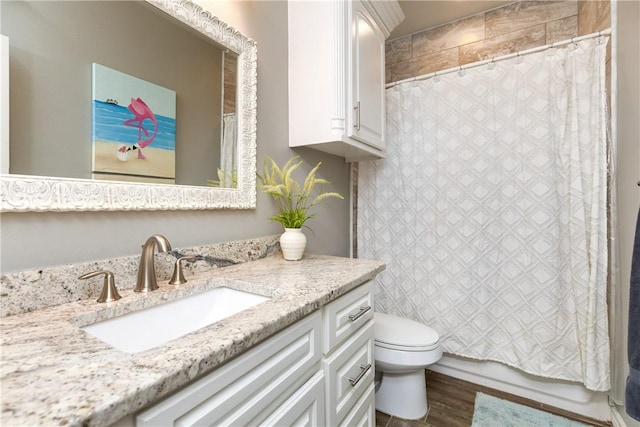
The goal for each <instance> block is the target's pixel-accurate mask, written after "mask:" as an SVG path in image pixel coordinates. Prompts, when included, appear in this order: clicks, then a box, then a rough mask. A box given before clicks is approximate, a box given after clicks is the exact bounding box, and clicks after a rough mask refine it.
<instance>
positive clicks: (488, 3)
mask: <svg viewBox="0 0 640 427" xmlns="http://www.w3.org/2000/svg"><path fill="white" fill-rule="evenodd" d="M513 2H514V0H508V1H498V0H400V7H401V8H402V11H403V12H404V15H405V19H404V21H403V22H401V23H400V25H398V27H397V28H396V29H395V30H393V32H392V33H391V36H390V37H389V39H395V38H397V37H400V36H404V35H407V34H411V33H416V32H418V31H422V30H425V29H427V28H433V27H437V26H439V25H442V24H445V23H447V22H452V21H456V20H458V19H460V18H464V17H467V16H471V15H475V14H476V13H480V12H485V11H487V10H491V9H495V8H496V7H500V6H504V5H505V4H508V3H513Z"/></svg>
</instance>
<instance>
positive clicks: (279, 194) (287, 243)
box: [257, 156, 344, 261]
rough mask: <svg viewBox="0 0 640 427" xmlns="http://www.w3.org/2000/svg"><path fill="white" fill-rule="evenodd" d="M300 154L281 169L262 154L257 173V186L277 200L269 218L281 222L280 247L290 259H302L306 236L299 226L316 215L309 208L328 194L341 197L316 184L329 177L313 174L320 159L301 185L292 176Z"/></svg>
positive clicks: (285, 256) (300, 163) (297, 165)
mask: <svg viewBox="0 0 640 427" xmlns="http://www.w3.org/2000/svg"><path fill="white" fill-rule="evenodd" d="M299 157H300V156H294V157H292V158H291V159H289V160H288V161H287V163H285V165H284V166H283V167H282V169H280V168H279V167H278V165H277V163H276V162H275V161H274V160H273V159H272V158H271V157H269V156H265V159H264V169H263V173H262V175H260V174H259V173H258V174H257V176H258V180H259V184H258V188H259V189H261V190H262V192H263V193H266V194H269V195H271V196H272V197H273V199H274V200H275V202H276V206H277V207H278V213H277V214H275V215H273V216H272V217H271V218H270V219H271V220H272V221H277V222H279V223H280V224H282V225H283V227H284V229H285V232H284V233H283V234H282V236H280V248H281V249H282V255H283V256H284V259H286V260H292V261H295V260H299V259H301V258H302V255H303V253H304V249H305V247H306V243H307V238H306V237H305V235H304V233H302V227H303V226H305V222H307V221H308V220H310V219H311V218H313V217H314V216H315V214H313V213H310V212H309V210H310V209H311V208H312V207H313V206H315V205H317V204H319V203H320V202H322V201H323V200H324V199H327V198H329V197H337V198H339V199H344V197H342V195H340V193H335V192H322V189H321V188H320V187H319V186H321V185H322V184H329V181H327V180H326V179H322V178H317V177H316V172H317V171H318V169H319V168H320V165H321V164H322V163H321V162H319V163H318V164H317V165H316V166H315V167H314V168H313V169H311V171H309V173H308V174H307V176H306V178H305V180H304V183H303V184H302V185H300V184H299V183H298V181H296V180H295V179H294V178H293V177H292V173H293V171H295V170H296V169H298V168H299V167H300V166H302V164H303V163H304V162H303V161H302V160H300V161H298V159H299ZM305 227H306V226H305Z"/></svg>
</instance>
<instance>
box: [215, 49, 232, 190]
mask: <svg viewBox="0 0 640 427" xmlns="http://www.w3.org/2000/svg"><path fill="white" fill-rule="evenodd" d="M222 64H223V65H222V68H223V71H222V73H223V75H222V80H223V82H222V90H223V95H222V136H221V138H220V167H219V168H218V179H217V180H209V184H210V185H214V186H218V187H235V186H236V181H237V179H238V177H237V175H238V171H237V169H236V152H237V149H236V143H237V141H236V129H237V120H236V87H237V75H238V71H237V70H238V55H236V54H235V53H233V52H230V51H228V50H226V51H224V52H223V53H222Z"/></svg>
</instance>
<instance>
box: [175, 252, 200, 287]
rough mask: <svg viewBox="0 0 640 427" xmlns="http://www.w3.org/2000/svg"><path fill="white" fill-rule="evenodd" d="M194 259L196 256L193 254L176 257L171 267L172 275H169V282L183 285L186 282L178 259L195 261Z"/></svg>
mask: <svg viewBox="0 0 640 427" xmlns="http://www.w3.org/2000/svg"><path fill="white" fill-rule="evenodd" d="M196 259H197V257H196V256H195V255H188V256H183V257H180V258H178V259H177V260H176V265H175V267H174V269H173V275H171V279H169V284H170V285H184V284H185V283H187V279H185V278H184V274H182V264H180V261H195V260H196Z"/></svg>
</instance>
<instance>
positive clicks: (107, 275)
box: [78, 270, 122, 302]
mask: <svg viewBox="0 0 640 427" xmlns="http://www.w3.org/2000/svg"><path fill="white" fill-rule="evenodd" d="M101 274H104V283H103V285H102V293H101V294H100V298H98V302H111V301H117V300H119V299H120V298H122V297H121V296H120V294H119V293H118V288H116V280H115V279H114V277H113V273H112V272H110V271H107V270H99V271H93V272H91V273H87V274H83V275H82V276H80V277H78V279H82V280H84V279H89V278H91V277H95V276H99V275H101Z"/></svg>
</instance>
